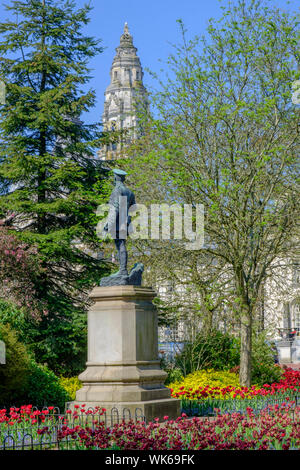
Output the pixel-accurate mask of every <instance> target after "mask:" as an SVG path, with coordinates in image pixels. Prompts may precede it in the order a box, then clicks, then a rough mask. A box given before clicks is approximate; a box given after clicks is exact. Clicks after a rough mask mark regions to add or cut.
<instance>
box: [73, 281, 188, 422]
mask: <svg viewBox="0 0 300 470" xmlns="http://www.w3.org/2000/svg"><path fill="white" fill-rule="evenodd" d="M90 297H91V298H92V299H93V300H94V304H93V305H92V306H91V308H90V310H89V314H88V362H87V364H86V366H87V367H86V370H85V371H84V372H82V373H81V374H80V375H79V380H80V381H81V382H82V385H83V386H82V388H81V389H80V390H78V391H77V392H76V400H75V401H74V402H71V403H68V404H67V405H68V407H69V408H70V409H72V408H74V406H75V405H79V406H82V405H83V404H85V405H86V406H85V408H86V409H87V408H89V407H90V408H95V407H96V406H97V407H100V408H105V409H106V410H107V412H106V414H107V416H108V415H109V414H110V413H111V412H112V410H113V409H117V410H118V413H119V418H120V419H122V417H123V414H124V410H127V411H126V412H125V414H126V413H127V416H129V415H130V416H131V418H132V419H135V417H136V410H139V411H138V414H139V417H142V416H144V417H145V418H146V421H151V420H153V419H154V418H159V420H163V418H164V416H169V417H170V419H174V418H175V419H176V418H178V416H179V415H180V400H175V399H173V398H171V391H170V389H169V388H167V387H165V386H164V381H165V379H166V377H167V374H166V372H164V371H163V370H161V368H160V364H159V360H158V328H157V312H156V308H155V306H154V305H153V303H152V300H153V298H154V297H155V292H154V291H153V290H152V289H151V288H147V287H139V286H133V285H128V286H109V287H96V288H95V289H94V290H93V291H92V293H91V295H90Z"/></svg>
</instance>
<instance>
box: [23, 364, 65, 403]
mask: <svg viewBox="0 0 300 470" xmlns="http://www.w3.org/2000/svg"><path fill="white" fill-rule="evenodd" d="M69 400H71V396H70V395H69V393H68V392H67V390H66V389H65V388H64V387H63V386H62V385H61V383H60V380H59V378H58V377H57V376H56V375H55V374H54V372H52V371H51V370H50V369H48V367H46V366H44V365H41V364H37V363H36V362H35V361H31V364H30V372H29V376H28V381H27V384H26V387H25V388H24V390H23V404H24V403H32V404H33V405H35V406H38V407H43V406H46V405H47V406H49V405H51V406H57V407H59V408H60V411H63V410H64V408H65V403H66V402H67V401H69Z"/></svg>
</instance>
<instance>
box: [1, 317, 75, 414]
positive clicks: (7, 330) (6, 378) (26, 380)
mask: <svg viewBox="0 0 300 470" xmlns="http://www.w3.org/2000/svg"><path fill="white" fill-rule="evenodd" d="M0 339H1V340H2V341H4V343H5V346H6V364H1V365H0V404H1V406H11V405H16V406H18V405H22V404H23V405H24V404H32V405H34V406H39V407H43V406H44V405H46V404H47V405H53V406H58V407H59V408H60V409H61V410H64V406H65V402H66V401H68V400H70V395H69V393H68V391H67V390H66V389H65V388H64V387H63V386H62V385H61V383H60V380H59V378H58V377H57V376H56V375H55V374H54V373H53V372H52V371H51V370H50V369H49V368H48V367H46V366H44V365H41V364H37V363H36V362H35V360H34V359H33V358H32V357H31V356H30V354H29V352H28V350H27V348H26V346H25V345H24V344H22V343H21V342H20V341H19V339H18V335H17V333H16V332H15V331H14V330H13V329H12V328H11V326H10V325H9V324H1V323H0Z"/></svg>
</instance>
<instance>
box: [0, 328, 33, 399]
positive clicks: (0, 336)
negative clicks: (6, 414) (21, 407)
mask: <svg viewBox="0 0 300 470" xmlns="http://www.w3.org/2000/svg"><path fill="white" fill-rule="evenodd" d="M0 340H1V341H3V342H4V343H5V347H6V364H0V403H1V405H6V404H13V403H15V402H16V401H18V400H19V399H20V398H21V396H22V392H23V389H24V387H25V386H26V384H27V379H28V373H29V369H30V357H29V354H28V352H27V350H26V347H25V346H24V345H23V344H22V343H20V341H19V340H18V336H17V334H16V332H15V331H13V329H12V328H11V327H10V326H9V325H3V324H0Z"/></svg>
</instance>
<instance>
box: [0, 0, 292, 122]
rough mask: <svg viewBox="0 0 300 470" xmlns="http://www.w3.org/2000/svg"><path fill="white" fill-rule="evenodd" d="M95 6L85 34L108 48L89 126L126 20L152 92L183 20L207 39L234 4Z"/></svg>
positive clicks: (1, 12) (280, 1) (117, 1)
mask: <svg viewBox="0 0 300 470" xmlns="http://www.w3.org/2000/svg"><path fill="white" fill-rule="evenodd" d="M0 1H1V5H0V21H4V20H5V19H6V18H7V17H8V13H7V12H6V11H5V7H4V5H5V4H9V3H10V0H5V1H2V0H0ZM268 1H269V3H270V4H271V5H274V6H276V7H279V8H284V9H287V10H296V9H298V8H299V0H290V1H289V2H288V0H268ZM85 3H87V0H76V5H77V6H78V7H81V6H83V5H84V4H85ZM90 3H91V6H92V7H93V10H92V12H91V21H90V23H89V25H88V26H87V27H86V28H85V30H86V33H87V34H88V35H92V36H95V37H97V38H101V39H102V46H103V47H104V48H105V49H104V52H103V53H101V54H99V55H98V56H97V57H95V58H94V59H92V60H91V61H90V67H91V68H92V72H91V75H92V79H91V81H90V87H91V88H92V89H94V90H95V92H96V99H97V102H96V106H95V108H93V109H91V110H90V111H89V113H88V114H87V113H85V114H84V115H83V116H82V118H83V120H84V122H85V123H87V124H89V123H93V122H99V121H101V115H102V112H103V103H104V92H105V89H106V87H107V86H108V85H109V71H110V67H111V64H112V61H113V58H114V55H115V48H116V47H117V46H118V45H119V41H120V36H121V34H122V32H123V29H124V23H125V21H127V23H128V26H129V31H130V33H131V34H132V36H133V43H134V45H135V47H137V49H138V55H139V57H140V59H141V63H142V67H143V69H144V72H145V75H144V84H145V86H146V87H147V85H148V87H151V86H152V85H153V82H152V79H151V77H150V75H149V74H148V73H147V71H146V70H145V68H148V69H150V70H151V71H153V72H156V73H159V71H160V69H161V67H162V64H161V62H160V61H165V60H166V59H167V57H168V55H169V53H170V52H171V51H172V46H171V44H174V43H178V42H179V40H180V32H179V26H178V23H177V22H176V20H178V19H182V20H183V22H184V24H185V26H186V28H187V30H188V35H189V36H190V37H193V36H195V35H199V36H201V35H202V34H205V31H206V28H207V25H208V20H209V19H210V18H216V19H218V18H220V17H221V15H222V10H221V5H225V6H226V5H228V0H222V1H219V0H185V1H184V0H148V1H145V0H112V1H108V0H105V1H104V0H90Z"/></svg>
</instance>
